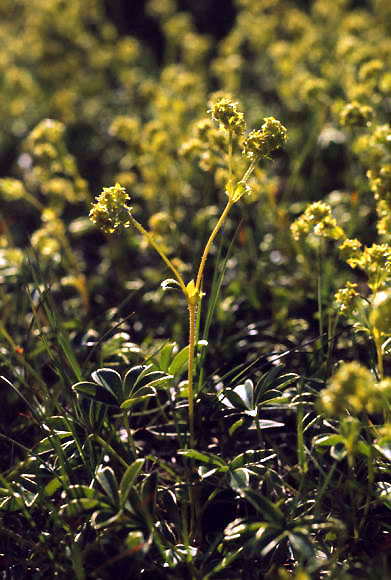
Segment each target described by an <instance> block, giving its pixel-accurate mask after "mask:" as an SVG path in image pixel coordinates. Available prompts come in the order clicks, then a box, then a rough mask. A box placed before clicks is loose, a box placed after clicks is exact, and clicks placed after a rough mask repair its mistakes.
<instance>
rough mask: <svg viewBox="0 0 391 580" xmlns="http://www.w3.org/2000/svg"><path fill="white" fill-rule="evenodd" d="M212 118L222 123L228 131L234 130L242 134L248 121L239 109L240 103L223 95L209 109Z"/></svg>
mask: <svg viewBox="0 0 391 580" xmlns="http://www.w3.org/2000/svg"><path fill="white" fill-rule="evenodd" d="M208 112H209V113H210V115H211V116H212V119H214V120H215V121H217V122H218V123H220V126H221V127H224V128H225V129H227V130H228V131H232V132H233V133H235V134H236V135H241V134H242V133H243V132H244V130H245V128H246V123H245V120H244V114H243V113H242V112H241V111H239V108H238V103H235V102H234V101H232V99H230V98H229V97H221V98H220V99H219V100H218V101H216V103H214V104H213V105H212V106H211V108H210V109H209V111H208Z"/></svg>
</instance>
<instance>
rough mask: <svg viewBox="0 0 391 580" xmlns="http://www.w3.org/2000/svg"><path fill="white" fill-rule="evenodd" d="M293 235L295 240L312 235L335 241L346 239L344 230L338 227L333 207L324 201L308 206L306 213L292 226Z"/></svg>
mask: <svg viewBox="0 0 391 580" xmlns="http://www.w3.org/2000/svg"><path fill="white" fill-rule="evenodd" d="M291 233H292V236H293V238H294V239H295V240H300V239H301V238H303V237H306V236H308V235H309V234H312V233H313V234H315V235H317V236H319V237H322V238H331V239H334V240H339V239H341V238H344V237H345V235H344V232H343V230H342V228H340V227H339V226H338V225H337V222H336V220H335V218H334V217H333V215H332V212H331V207H330V206H329V205H328V204H327V203H324V202H322V201H316V202H314V203H312V204H311V205H309V206H307V208H306V209H305V211H304V213H303V214H302V215H301V216H299V217H298V218H297V219H296V220H295V221H294V222H293V224H292V225H291Z"/></svg>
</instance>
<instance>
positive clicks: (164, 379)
mask: <svg viewBox="0 0 391 580" xmlns="http://www.w3.org/2000/svg"><path fill="white" fill-rule="evenodd" d="M91 377H92V381H80V382H78V383H76V384H74V385H73V387H72V389H73V390H74V391H76V392H77V393H80V394H81V395H84V396H85V397H88V398H89V399H92V400H94V401H96V402H99V403H103V404H105V405H108V406H111V407H120V408H121V409H123V410H127V409H131V408H132V407H134V406H135V405H137V404H139V403H142V402H143V401H145V400H146V399H148V398H150V397H154V396H155V395H156V387H158V386H159V387H164V386H166V385H167V383H168V382H169V381H170V380H171V379H172V375H168V374H166V373H164V372H161V371H154V370H152V365H136V366H134V367H132V368H131V369H129V370H128V371H127V372H126V373H125V375H124V377H123V378H122V377H121V375H120V374H119V373H118V372H117V371H116V370H114V369H109V368H103V369H98V370H97V371H95V372H93V373H92V375H91Z"/></svg>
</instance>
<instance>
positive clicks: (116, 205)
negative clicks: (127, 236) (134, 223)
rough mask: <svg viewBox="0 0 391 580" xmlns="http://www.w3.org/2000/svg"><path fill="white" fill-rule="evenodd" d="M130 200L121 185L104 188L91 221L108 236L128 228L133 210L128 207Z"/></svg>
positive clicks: (92, 211)
mask: <svg viewBox="0 0 391 580" xmlns="http://www.w3.org/2000/svg"><path fill="white" fill-rule="evenodd" d="M129 199H130V197H129V195H128V194H127V193H126V190H125V188H124V187H122V186H121V185H120V184H119V183H116V184H115V185H113V186H111V187H104V188H103V191H102V192H101V193H100V194H99V195H98V197H97V198H96V200H95V203H94V204H93V205H92V208H91V211H90V219H91V221H92V222H93V223H94V224H96V225H97V227H98V228H100V229H102V230H103V231H104V232H106V233H107V234H112V233H114V232H115V231H118V230H121V229H124V228H128V227H129V225H130V221H129V216H130V212H131V211H132V208H131V207H129V206H128V205H127V201H128V200H129Z"/></svg>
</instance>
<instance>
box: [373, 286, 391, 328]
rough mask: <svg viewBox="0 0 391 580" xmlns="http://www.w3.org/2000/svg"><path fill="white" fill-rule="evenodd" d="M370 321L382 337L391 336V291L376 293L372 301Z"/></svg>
mask: <svg viewBox="0 0 391 580" xmlns="http://www.w3.org/2000/svg"><path fill="white" fill-rule="evenodd" d="M371 307H372V308H371V313H370V316H369V321H370V323H371V326H372V328H376V329H377V331H378V332H379V333H380V335H381V336H390V335H391V290H390V289H389V288H388V289H387V290H383V291H380V292H376V294H374V296H373V297H372V300H371Z"/></svg>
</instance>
